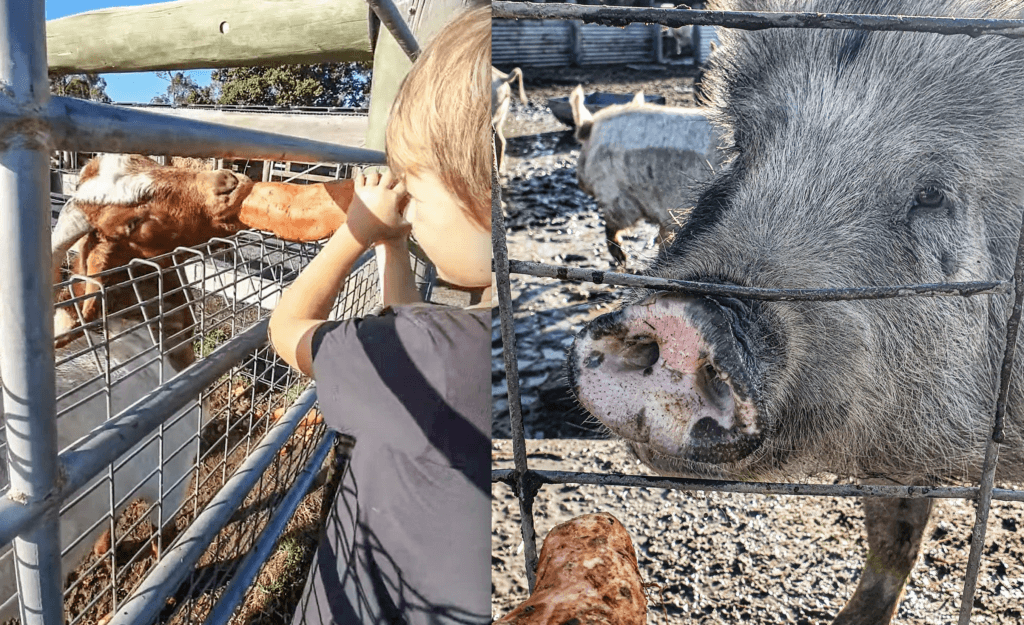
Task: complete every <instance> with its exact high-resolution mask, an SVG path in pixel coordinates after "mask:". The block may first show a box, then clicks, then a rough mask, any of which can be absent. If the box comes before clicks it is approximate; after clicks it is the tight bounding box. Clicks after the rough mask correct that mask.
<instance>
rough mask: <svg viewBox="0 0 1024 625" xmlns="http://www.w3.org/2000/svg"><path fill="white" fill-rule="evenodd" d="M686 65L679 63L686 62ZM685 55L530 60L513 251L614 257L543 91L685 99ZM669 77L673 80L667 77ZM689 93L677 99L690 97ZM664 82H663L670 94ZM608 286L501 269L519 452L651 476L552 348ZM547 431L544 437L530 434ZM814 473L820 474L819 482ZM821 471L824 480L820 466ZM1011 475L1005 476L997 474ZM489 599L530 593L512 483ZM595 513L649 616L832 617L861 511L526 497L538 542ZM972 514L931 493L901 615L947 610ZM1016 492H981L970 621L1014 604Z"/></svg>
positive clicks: (1014, 611) (511, 184) (632, 250)
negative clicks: (607, 521)
mask: <svg viewBox="0 0 1024 625" xmlns="http://www.w3.org/2000/svg"><path fill="white" fill-rule="evenodd" d="M687 72H689V74H688V73H687ZM690 76H692V68H673V69H670V70H666V72H664V73H662V72H659V73H650V74H646V75H645V74H644V73H643V72H639V71H637V70H616V71H614V72H609V71H603V70H591V71H585V70H579V69H574V70H564V71H562V72H561V73H560V72H557V71H550V70H549V71H547V72H543V73H542V72H527V74H526V78H527V95H528V98H529V104H528V105H526V106H524V105H522V104H520V103H518V102H515V101H514V102H513V104H512V109H511V113H510V119H509V120H508V122H507V123H506V126H505V130H506V133H505V134H506V136H507V137H509V146H508V152H507V154H508V157H509V158H508V171H507V172H506V174H505V175H503V176H502V180H501V184H502V198H503V202H504V204H505V211H506V226H507V228H506V233H507V240H508V248H509V256H510V257H511V258H514V259H520V260H534V261H541V262H547V263H555V264H565V265H572V266H576V267H589V268H596V269H603V270H607V269H610V262H609V261H610V257H609V256H608V252H607V249H606V247H605V243H604V227H603V223H602V219H601V217H600V215H599V214H598V212H597V209H596V205H595V203H594V202H593V200H592V199H590V198H589V197H588V196H586V195H585V194H583V193H582V192H581V191H580V190H579V188H578V187H577V185H576V172H575V166H576V158H577V157H578V148H579V146H578V145H577V144H576V142H575V140H574V139H573V138H572V133H571V130H569V129H568V128H566V126H564V125H562V124H561V123H560V122H558V121H557V120H556V119H555V118H554V117H553V116H552V115H551V114H550V112H548V111H547V109H546V106H545V105H544V102H546V98H548V97H555V96H563V95H568V94H569V91H570V90H571V89H572V87H574V86H575V85H576V84H577V83H584V84H586V85H587V86H586V87H585V89H586V90H587V91H588V92H589V91H592V90H598V89H601V90H605V91H613V92H618V93H631V92H633V91H634V90H636V89H640V88H642V89H644V90H645V92H646V93H648V94H651V93H654V94H660V95H665V96H667V97H668V98H669V103H670V104H675V105H690V104H692V89H688V87H689V85H690V84H691V83H692V78H690ZM677 87H678V89H677ZM687 93H689V94H690V95H689V101H687V99H686V98H687ZM673 94H674V95H673ZM623 235H624V236H623V239H624V241H625V247H626V251H627V254H628V255H629V257H630V258H631V259H636V260H634V261H632V262H631V264H630V266H629V267H628V269H629V270H630V271H635V270H636V269H638V268H639V267H640V266H642V265H643V259H644V258H649V257H650V256H652V255H653V252H654V247H655V235H656V228H655V227H654V226H652V225H649V224H639V225H637V226H635V227H634V228H633V229H631V230H629V231H626V232H624V233H623ZM619 293H620V292H619V291H618V290H617V289H614V288H611V287H607V286H603V285H594V284H578V283H562V282H558V281H554V280H548V279H544V278H534V277H532V276H518V275H516V276H512V298H513V302H514V307H515V323H516V336H517V354H518V358H519V371H520V380H521V384H522V386H523V391H522V402H523V411H524V422H525V428H526V436H527V438H528V439H530V440H528V441H527V449H528V451H529V452H530V466H531V467H533V468H537V469H558V470H566V471H589V472H602V473H610V472H617V473H630V474H639V475H648V474H649V472H648V471H647V470H646V468H645V467H643V466H640V465H637V464H636V461H635V460H633V459H631V458H630V457H629V456H628V454H626V453H625V452H624V450H622V449H621V448H620V445H619V444H618V443H615V442H612V441H607V440H601V439H604V438H605V435H604V433H603V432H602V429H601V427H600V426H599V425H598V424H597V423H595V422H594V421H593V419H588V418H587V417H586V415H585V414H584V413H583V412H582V411H581V410H580V409H579V408H578V407H577V406H576V404H575V401H574V400H573V398H572V396H571V394H570V393H569V390H568V388H567V386H566V384H565V376H564V371H563V366H564V352H565V349H566V347H567V346H568V345H569V344H570V342H571V337H572V334H573V333H574V332H576V331H577V330H578V329H579V328H580V327H581V326H582V325H583V324H584V323H586V322H587V321H589V320H590V319H592V318H594V317H595V316H597V315H599V314H602V313H604V312H607V311H609V310H612V309H614V307H615V306H616V305H617V297H618V296H619ZM492 348H493V349H492V355H493V357H494V360H493V365H492V395H493V397H494V422H493V427H492V434H493V437H494V439H495V440H494V443H493V446H492V458H493V466H494V468H496V469H502V468H512V466H513V465H512V461H511V459H512V445H511V441H510V440H508V439H509V436H510V426H509V416H508V398H507V389H506V385H505V375H504V363H503V360H502V345H501V339H500V328H499V326H498V323H497V320H495V324H494V332H493V342H492ZM540 439H555V440H540ZM819 481H821V480H819ZM824 481H828V480H827V479H825V480H824ZM1007 486H1012V485H1007ZM492 493H493V496H492V497H493V498H492V530H493V532H492V583H493V593H492V612H493V615H494V617H495V618H498V617H500V616H501V615H503V614H505V613H506V612H508V611H510V610H511V609H512V608H514V607H515V606H516V605H518V604H519V603H520V602H522V601H523V600H525V599H526V598H527V590H526V576H525V570H524V560H523V554H522V552H521V551H520V549H521V535H520V533H519V507H518V503H517V501H516V499H515V497H514V495H513V493H512V490H511V489H510V488H508V487H507V486H505V485H503V484H495V485H494V486H493V490H492ZM598 511H605V512H608V513H611V514H613V515H615V516H616V517H617V518H618V519H619V520H620V521H621V522H622V523H623V524H624V525H625V527H626V528H627V529H628V530H629V532H630V534H631V535H632V538H633V542H634V545H635V547H636V549H637V556H638V560H639V563H640V569H641V573H642V574H643V577H644V581H645V582H652V583H654V584H656V585H657V586H655V587H653V590H652V591H651V594H650V601H649V610H650V612H649V617H648V623H652V624H653V623H685V622H693V623H709V624H710V623H736V622H753V623H828V622H829V621H830V620H831V618H832V617H833V616H834V615H835V614H836V613H837V612H838V611H839V610H840V609H841V607H842V606H843V604H844V603H845V601H846V599H848V598H849V597H850V596H851V595H852V594H853V591H854V589H855V588H856V585H857V580H858V578H859V575H860V567H861V566H862V565H863V562H864V554H865V552H866V542H865V540H864V538H863V522H862V519H863V511H862V507H861V504H860V502H859V501H858V500H855V499H851V498H829V497H821V498H800V497H783V496H761V495H739V494H726V493H711V492H709V493H701V492H697V493H684V492H677V491H665V490H659V489H646V488H622V487H599V486H573V485H565V486H554V487H553V486H548V487H545V488H543V489H542V490H541V492H540V494H539V496H538V498H537V500H536V502H535V506H534V513H535V519H536V529H537V536H538V549H539V548H540V545H541V543H542V540H543V537H544V536H545V535H546V534H547V532H548V531H549V530H550V529H551V528H552V527H554V526H555V525H557V524H558V523H561V522H563V521H566V520H568V519H570V518H572V517H574V516H577V515H580V514H586V513H591V512H598ZM973 521H974V506H973V504H972V503H970V502H964V501H957V500H949V501H939V502H938V503H937V504H936V506H935V509H934V512H933V513H932V521H931V524H930V526H929V528H928V530H927V532H926V537H927V538H926V542H925V546H924V550H923V555H922V557H921V558H920V560H919V561H918V565H917V567H916V568H915V569H914V571H913V573H912V575H911V578H910V583H909V585H908V588H907V592H906V595H905V598H904V601H903V603H902V604H901V606H900V610H899V613H898V615H897V621H898V622H899V623H901V624H905V625H909V624H923V623H927V624H931V623H950V622H955V621H956V618H957V611H958V609H959V603H960V592H961V589H962V586H963V578H964V571H965V568H966V561H967V554H968V550H969V537H970V532H971V527H972V525H973ZM1020 528H1024V506H1021V505H1018V504H1010V503H1002V502H993V508H992V517H991V521H990V523H989V528H988V539H987V542H986V544H987V547H986V549H985V558H984V559H983V562H982V569H981V574H980V576H979V580H978V593H977V598H976V599H975V611H974V618H973V620H972V622H973V623H1016V622H1019V621H1020V617H1021V612H1022V611H1024V565H1022V562H1024V541H1022V538H1024V530H1022V529H1020Z"/></svg>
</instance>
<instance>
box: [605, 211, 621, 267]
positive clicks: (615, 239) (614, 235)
mask: <svg viewBox="0 0 1024 625" xmlns="http://www.w3.org/2000/svg"><path fill="white" fill-rule="evenodd" d="M621 229H622V228H621V227H620V226H619V225H618V224H616V223H613V222H610V221H608V219H607V217H605V225H604V235H605V239H607V241H608V252H609V253H610V254H611V255H612V258H613V259H614V262H613V263H612V264H613V265H620V266H622V267H625V266H626V252H625V251H623V249H622V239H620V238H619V231H620V230H621Z"/></svg>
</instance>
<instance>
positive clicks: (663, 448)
mask: <svg viewBox="0 0 1024 625" xmlns="http://www.w3.org/2000/svg"><path fill="white" fill-rule="evenodd" d="M691 305H694V304H692V302H691V301H690V300H687V299H685V298H681V297H679V296H669V295H665V296H658V295H655V296H653V297H651V298H649V299H648V300H647V301H645V302H643V303H640V304H636V305H634V306H631V307H629V308H627V309H625V310H624V311H623V312H622V313H621V316H620V317H619V319H618V323H617V324H615V325H612V326H610V327H609V326H604V327H602V334H601V336H600V338H597V339H594V338H593V334H592V332H590V331H589V330H588V331H586V332H583V333H581V334H580V336H579V337H578V338H577V341H576V347H575V349H576V356H577V363H578V371H577V373H576V381H577V385H578V395H579V400H580V402H581V403H582V404H583V407H584V408H586V409H587V410H588V411H589V412H590V413H591V414H593V415H594V416H596V417H597V418H598V419H600V420H601V421H602V422H603V423H604V424H605V425H607V426H608V427H609V428H610V429H611V430H612V431H614V432H615V433H616V434H618V435H619V436H622V437H623V438H626V439H629V440H632V441H634V442H637V443H641V444H644V445H648V446H650V448H651V450H652V451H655V452H657V453H659V454H663V455H667V456H693V455H694V454H695V453H697V451H695V450H698V451H699V450H707V451H708V453H709V454H710V455H711V456H715V454H716V453H719V452H716V451H714V449H724V448H725V447H728V446H729V445H732V444H734V443H736V444H738V443H739V442H740V441H741V439H749V438H750V437H757V436H758V435H759V434H760V426H759V424H758V420H757V411H756V408H755V406H754V405H753V403H752V402H751V401H750V400H749V399H746V400H741V399H740V398H739V396H738V395H737V394H736V391H735V390H734V388H733V385H732V381H731V379H730V378H729V375H728V374H727V373H726V372H724V371H722V370H721V369H718V368H717V367H716V365H715V353H714V349H713V347H712V346H711V345H709V344H708V343H707V342H706V341H705V340H704V338H703V337H702V336H701V333H700V331H699V330H698V329H697V327H695V325H693V323H691V315H690V314H688V313H687V309H688V307H689V306H691ZM655 343H656V345H657V349H656V350H655V349H654V348H653V344H655ZM709 419H710V420H709ZM715 446H719V447H717V448H716V447H715ZM722 446H725V447H722ZM701 453H704V452H703V451H702V452H701ZM728 453H732V452H725V451H723V452H721V453H720V454H719V455H722V454H726V455H727V454H728ZM736 453H738V452H736ZM707 461H708V462H712V463H716V462H715V459H714V457H710V458H708V460H707ZM726 461H730V460H729V459H728V458H724V457H723V459H722V462H726Z"/></svg>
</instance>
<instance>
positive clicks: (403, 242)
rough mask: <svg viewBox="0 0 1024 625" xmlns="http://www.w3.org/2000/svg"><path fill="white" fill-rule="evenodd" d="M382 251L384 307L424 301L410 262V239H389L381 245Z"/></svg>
mask: <svg viewBox="0 0 1024 625" xmlns="http://www.w3.org/2000/svg"><path fill="white" fill-rule="evenodd" d="M380 251H381V253H382V254H383V256H384V292H383V294H382V299H383V300H384V305H385V306H398V305H401V304H415V303H417V302H421V301H423V300H422V298H421V297H420V291H419V289H417V288H416V275H415V274H414V273H413V271H412V265H411V264H410V261H409V239H407V238H405V237H402V238H400V239H388V240H386V241H384V242H382V243H381V244H380ZM378 260H379V258H378Z"/></svg>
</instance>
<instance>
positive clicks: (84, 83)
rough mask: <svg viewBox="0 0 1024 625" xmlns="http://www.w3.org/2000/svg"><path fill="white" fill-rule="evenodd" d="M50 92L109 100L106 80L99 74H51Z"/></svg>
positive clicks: (66, 95)
mask: <svg viewBox="0 0 1024 625" xmlns="http://www.w3.org/2000/svg"><path fill="white" fill-rule="evenodd" d="M50 93H51V94H52V95H58V96H64V97H68V98H78V99H80V100H94V101H96V102H105V103H109V102H110V97H109V96H107V81H106V80H103V79H102V78H100V76H99V74H62V75H59V76H58V75H53V74H51V75H50Z"/></svg>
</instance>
